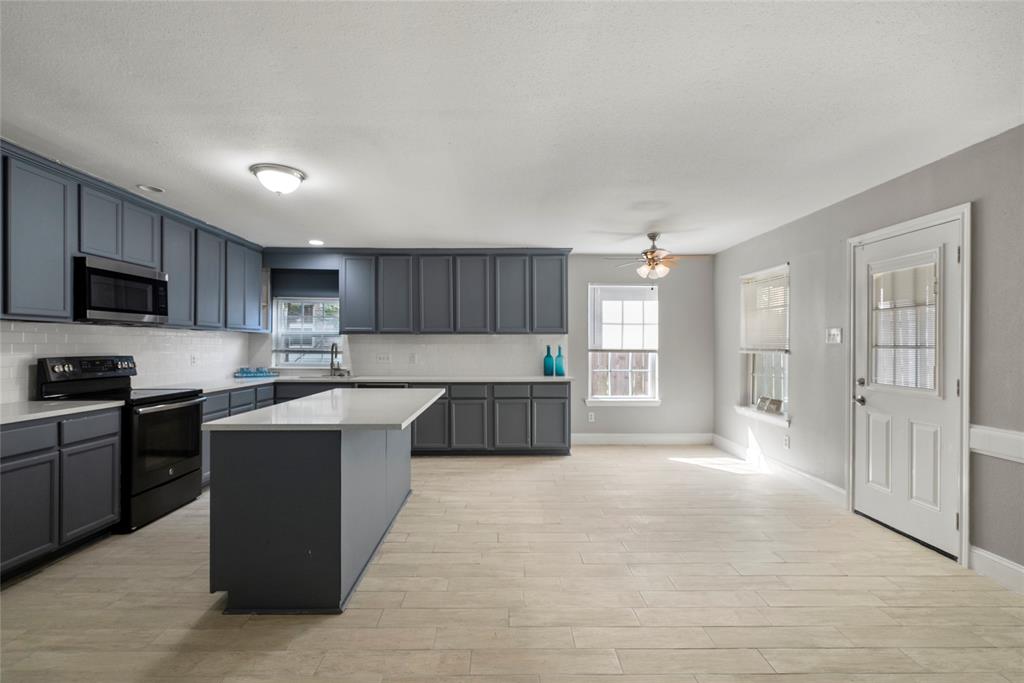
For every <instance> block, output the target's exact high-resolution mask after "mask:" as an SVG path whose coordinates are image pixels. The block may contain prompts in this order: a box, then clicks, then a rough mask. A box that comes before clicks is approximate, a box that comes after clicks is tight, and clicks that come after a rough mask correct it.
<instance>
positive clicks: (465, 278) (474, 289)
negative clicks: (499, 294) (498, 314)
mask: <svg viewBox="0 0 1024 683" xmlns="http://www.w3.org/2000/svg"><path fill="white" fill-rule="evenodd" d="M454 308H455V331H456V332H458V333H460V334H468V333H474V332H475V333H486V332H490V331H491V257H490V256H488V255H487V254H460V255H458V256H456V257H455V301H454Z"/></svg>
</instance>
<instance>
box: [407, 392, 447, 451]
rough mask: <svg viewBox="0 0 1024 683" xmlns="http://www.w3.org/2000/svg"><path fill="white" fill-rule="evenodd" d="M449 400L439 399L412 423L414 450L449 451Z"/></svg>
mask: <svg viewBox="0 0 1024 683" xmlns="http://www.w3.org/2000/svg"><path fill="white" fill-rule="evenodd" d="M449 445H450V442H449V439H448V399H444V398H439V399H438V400H437V401H435V402H434V403H432V404H431V405H430V407H429V408H427V409H426V410H424V411H423V412H422V413H421V414H420V416H419V417H417V418H416V420H415V421H414V422H413V423H412V447H413V449H414V450H424V451H430V450H447V449H448V448H449Z"/></svg>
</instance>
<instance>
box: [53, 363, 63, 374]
mask: <svg viewBox="0 0 1024 683" xmlns="http://www.w3.org/2000/svg"><path fill="white" fill-rule="evenodd" d="M53 371H54V372H64V366H63V365H61V364H60V363H57V364H56V365H54V366H53Z"/></svg>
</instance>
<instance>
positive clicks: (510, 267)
mask: <svg viewBox="0 0 1024 683" xmlns="http://www.w3.org/2000/svg"><path fill="white" fill-rule="evenodd" d="M494 331H495V332H497V333H499V334H526V333H528V332H529V331H530V257H529V256H526V255H515V256H495V257H494Z"/></svg>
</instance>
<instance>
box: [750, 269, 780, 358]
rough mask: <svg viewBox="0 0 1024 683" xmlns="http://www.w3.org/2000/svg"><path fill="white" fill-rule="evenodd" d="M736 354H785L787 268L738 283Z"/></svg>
mask: <svg viewBox="0 0 1024 683" xmlns="http://www.w3.org/2000/svg"><path fill="white" fill-rule="evenodd" d="M740 296H741V302H740V316H741V319H740V351H742V352H746V353H752V352H757V351H789V266H788V265H787V266H783V267H781V268H777V269H772V270H771V271H764V272H762V273H758V274H755V275H749V276H746V277H744V278H742V279H741V280H740Z"/></svg>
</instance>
